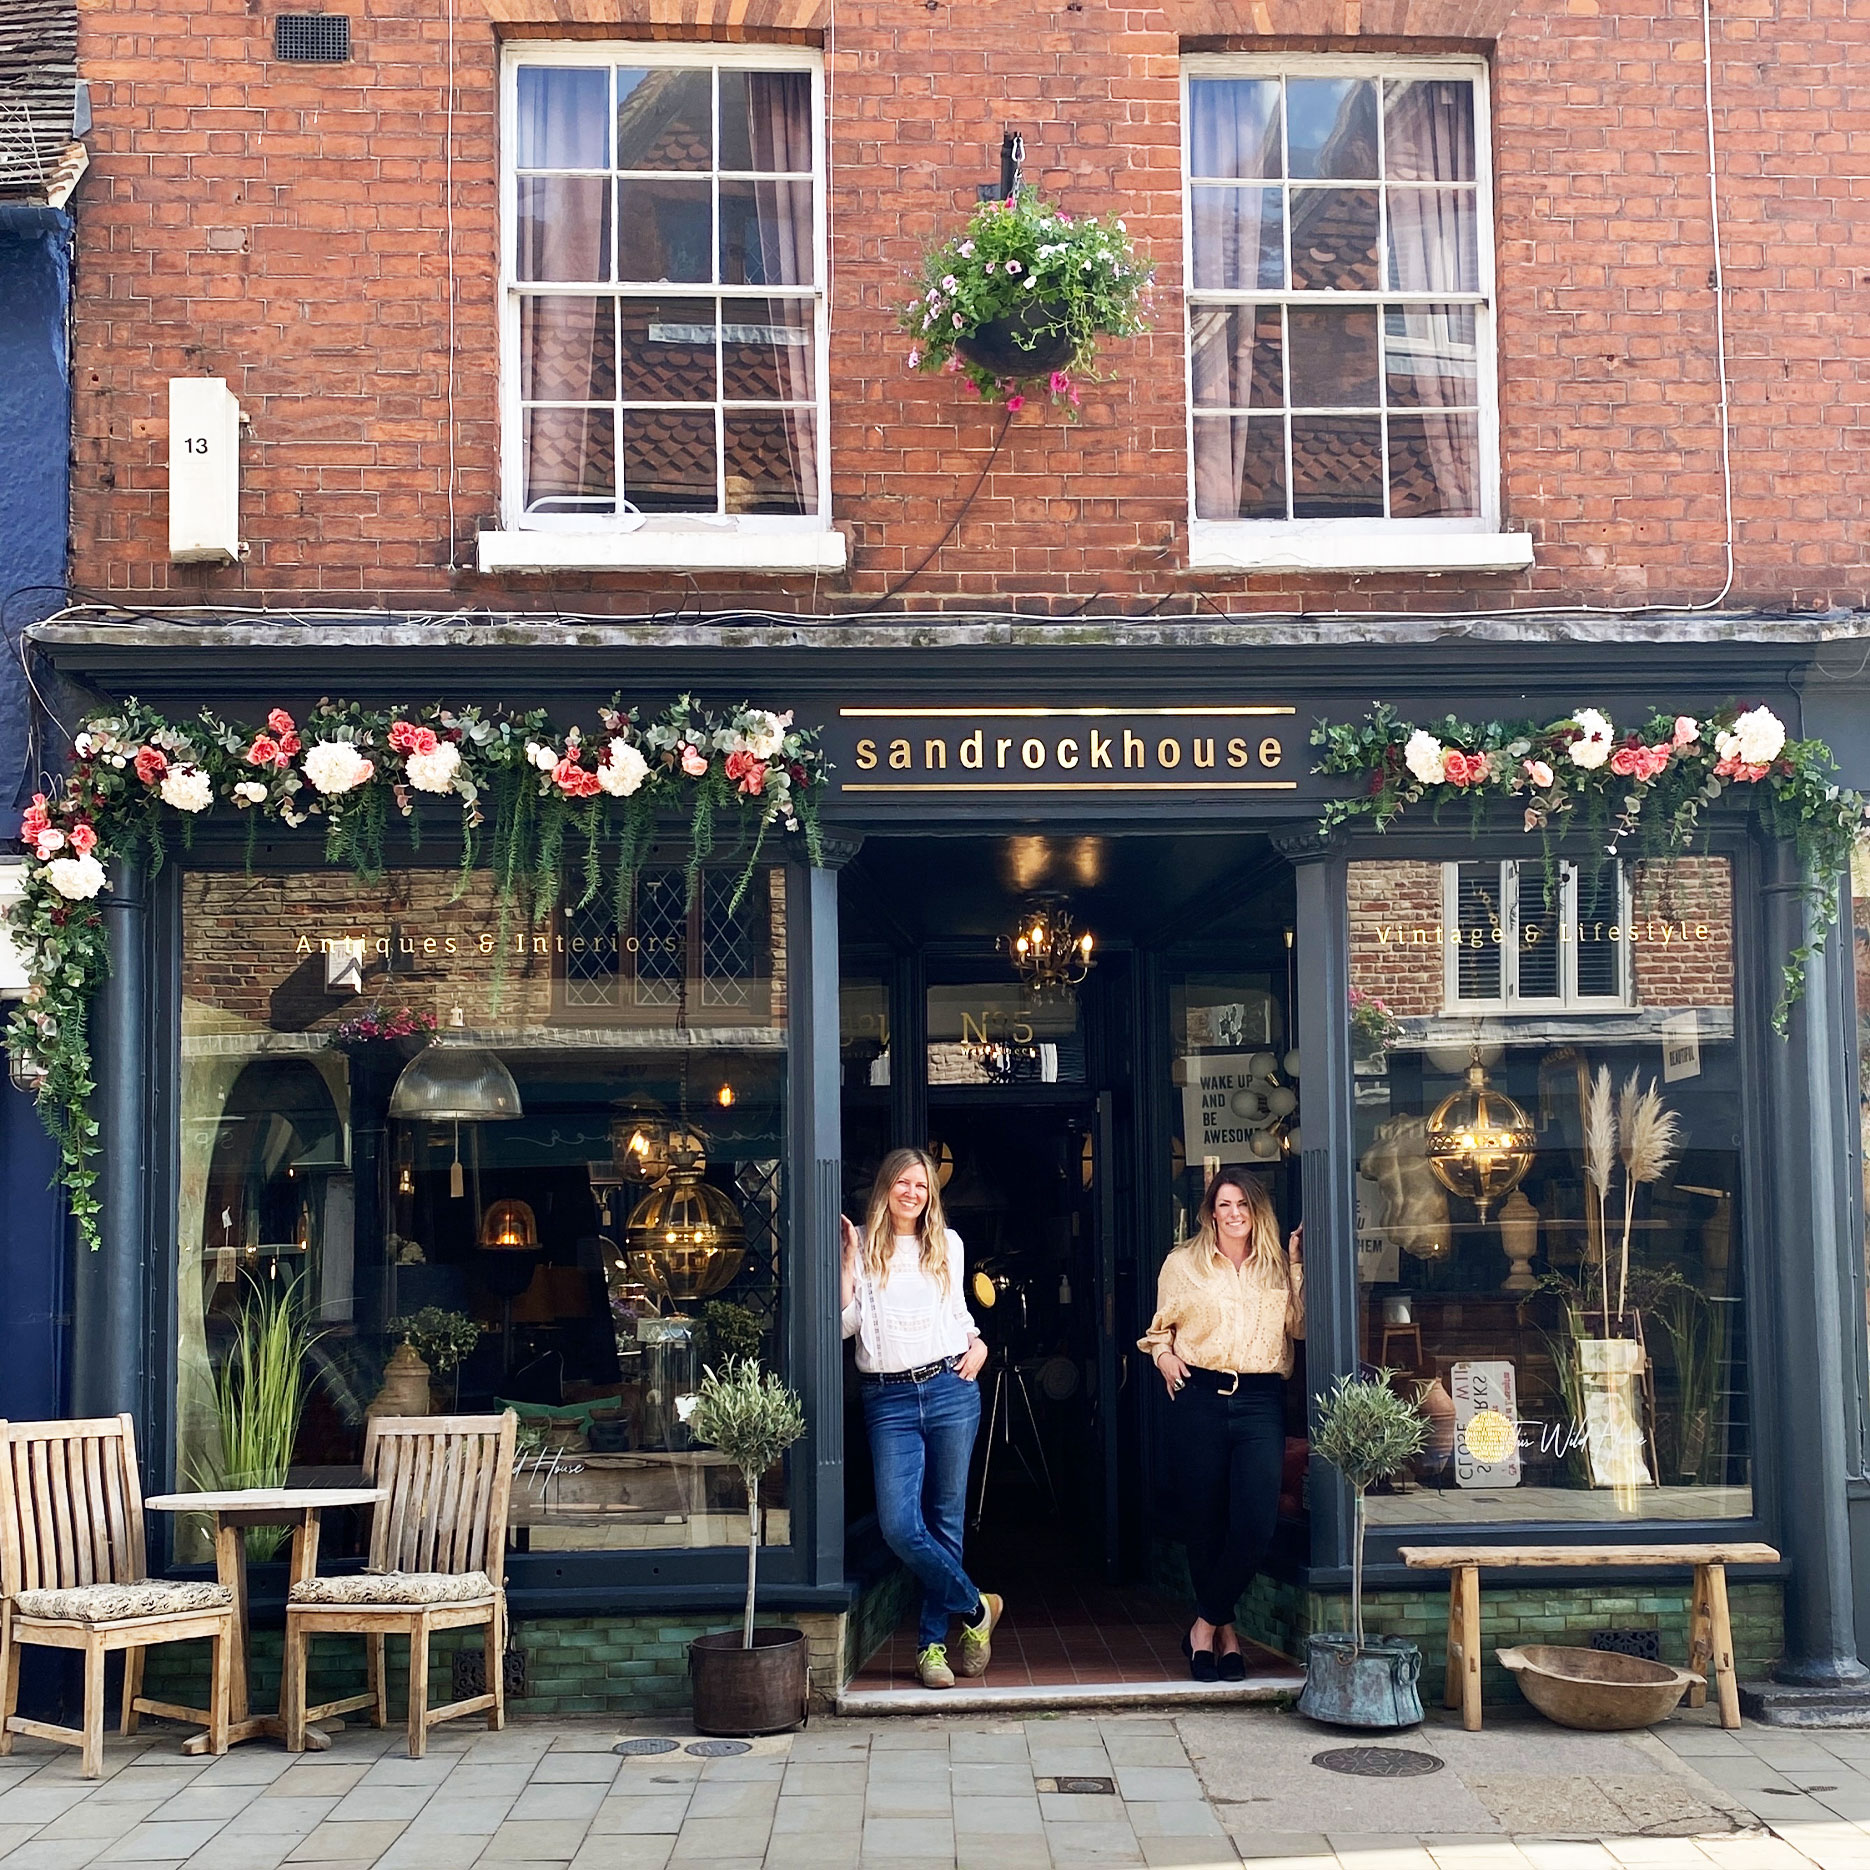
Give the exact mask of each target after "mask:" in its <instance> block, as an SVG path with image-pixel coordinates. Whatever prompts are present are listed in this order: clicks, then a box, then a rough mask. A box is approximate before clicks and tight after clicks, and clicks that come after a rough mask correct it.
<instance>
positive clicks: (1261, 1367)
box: [1136, 1240, 1305, 1377]
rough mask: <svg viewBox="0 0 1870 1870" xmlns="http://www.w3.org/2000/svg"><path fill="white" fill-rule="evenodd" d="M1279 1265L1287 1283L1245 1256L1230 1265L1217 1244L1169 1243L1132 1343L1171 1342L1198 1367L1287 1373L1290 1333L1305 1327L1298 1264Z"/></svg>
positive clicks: (1159, 1345)
mask: <svg viewBox="0 0 1870 1870" xmlns="http://www.w3.org/2000/svg"><path fill="white" fill-rule="evenodd" d="M1287 1265H1288V1268H1289V1270H1290V1273H1291V1280H1290V1283H1288V1281H1287V1280H1286V1278H1285V1277H1284V1276H1283V1275H1282V1274H1280V1273H1277V1272H1274V1273H1270V1274H1269V1273H1264V1272H1262V1271H1261V1270H1260V1269H1259V1267H1258V1266H1257V1265H1256V1263H1255V1262H1254V1261H1252V1260H1248V1261H1247V1263H1246V1264H1245V1265H1244V1266H1242V1267H1239V1268H1238V1269H1236V1268H1235V1267H1234V1265H1233V1263H1232V1262H1231V1261H1230V1260H1229V1259H1228V1258H1227V1256H1226V1254H1224V1253H1222V1252H1221V1251H1220V1249H1219V1248H1218V1247H1214V1248H1205V1249H1204V1248H1202V1247H1201V1246H1199V1245H1198V1244H1197V1243H1196V1242H1194V1241H1192V1240H1191V1241H1189V1242H1187V1243H1186V1244H1185V1245H1183V1246H1179V1247H1177V1248H1176V1249H1175V1251H1174V1252H1173V1253H1171V1254H1170V1255H1169V1257H1168V1258H1167V1259H1166V1260H1164V1261H1163V1262H1162V1270H1161V1272H1159V1273H1158V1274H1157V1275H1156V1315H1155V1317H1154V1318H1152V1319H1151V1320H1150V1322H1149V1329H1148V1331H1146V1332H1145V1333H1144V1334H1143V1336H1142V1337H1140V1338H1138V1339H1137V1340H1136V1342H1137V1348H1138V1349H1139V1350H1143V1351H1147V1352H1148V1354H1149V1355H1150V1356H1151V1357H1156V1356H1158V1355H1160V1354H1161V1353H1162V1352H1163V1351H1171V1350H1172V1351H1174V1353H1175V1354H1176V1356H1178V1357H1179V1358H1181V1360H1182V1361H1183V1362H1184V1363H1186V1364H1193V1365H1195V1366H1197V1367H1198V1368H1200V1369H1203V1370H1238V1371H1240V1372H1242V1373H1243V1374H1249V1375H1254V1376H1270V1375H1273V1374H1275V1373H1276V1374H1278V1375H1279V1376H1282V1377H1286V1376H1290V1375H1291V1374H1292V1340H1293V1339H1294V1338H1302V1337H1303V1336H1304V1335H1305V1269H1304V1267H1303V1266H1302V1265H1296V1266H1295V1265H1292V1263H1291V1262H1290V1261H1288V1262H1287Z"/></svg>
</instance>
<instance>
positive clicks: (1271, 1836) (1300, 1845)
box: [1231, 1831, 1337, 1870]
mask: <svg viewBox="0 0 1870 1870" xmlns="http://www.w3.org/2000/svg"><path fill="white" fill-rule="evenodd" d="M1231 1842H1232V1843H1233V1846H1234V1849H1235V1850H1237V1851H1238V1852H1239V1853H1240V1854H1241V1856H1242V1857H1245V1858H1248V1859H1250V1860H1254V1861H1258V1860H1259V1859H1262V1858H1269V1857H1270V1858H1290V1859H1291V1860H1292V1861H1293V1862H1295V1863H1309V1862H1314V1861H1316V1862H1322V1863H1326V1864H1329V1865H1331V1866H1333V1870H1335V1866H1336V1864H1337V1854H1336V1852H1334V1851H1333V1850H1332V1848H1331V1844H1330V1840H1329V1839H1328V1838H1326V1837H1325V1835H1324V1833H1323V1832H1321V1831H1261V1832H1259V1833H1257V1834H1256V1835H1255V1836H1253V1837H1245V1838H1243V1837H1238V1836H1236V1837H1235V1838H1233V1839H1232V1840H1231Z"/></svg>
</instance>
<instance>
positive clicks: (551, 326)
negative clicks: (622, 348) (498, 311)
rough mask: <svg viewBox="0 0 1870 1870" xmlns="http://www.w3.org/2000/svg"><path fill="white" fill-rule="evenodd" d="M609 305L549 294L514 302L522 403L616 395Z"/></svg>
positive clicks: (593, 399) (600, 398) (602, 398)
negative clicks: (517, 332) (516, 310)
mask: <svg viewBox="0 0 1870 1870" xmlns="http://www.w3.org/2000/svg"><path fill="white" fill-rule="evenodd" d="M614 309H615V301H614V300H611V299H608V298H601V299H599V298H591V299H586V298H577V297H574V296H572V295H571V294H569V293H553V294H550V295H549V296H548V295H539V296H537V297H527V298H523V299H521V300H520V302H519V360H520V387H519V393H520V395H521V396H522V397H524V398H525V399H526V401H528V402H546V403H589V402H604V401H608V400H609V399H610V398H611V397H613V396H615V395H616V393H617V345H616V336H615V332H614V330H613V329H612V321H613V315H614Z"/></svg>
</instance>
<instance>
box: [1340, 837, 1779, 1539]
mask: <svg viewBox="0 0 1870 1870" xmlns="http://www.w3.org/2000/svg"><path fill="white" fill-rule="evenodd" d="M1349 879H1350V881H1349V890H1350V902H1349V909H1350V930H1351V967H1350V981H1351V993H1350V1004H1349V1006H1348V1007H1347V1009H1346V1017H1347V1018H1348V1020H1349V1022H1350V1027H1351V1037H1352V1053H1353V1058H1354V1072H1355V1086H1356V1105H1355V1110H1356V1152H1357V1161H1356V1174H1357V1248H1358V1269H1359V1270H1358V1294H1359V1319H1360V1335H1361V1346H1362V1356H1363V1359H1364V1361H1365V1363H1366V1364H1368V1365H1372V1366H1382V1367H1384V1368H1387V1369H1388V1370H1390V1371H1391V1372H1393V1373H1394V1374H1393V1376H1392V1381H1393V1382H1394V1383H1396V1384H1397V1385H1398V1386H1399V1387H1400V1388H1403V1389H1405V1390H1406V1391H1407V1392H1408V1393H1409V1394H1411V1395H1414V1396H1416V1397H1418V1398H1420V1400H1421V1401H1422V1404H1423V1406H1424V1408H1425V1409H1426V1411H1427V1412H1428V1414H1429V1416H1430V1419H1431V1422H1432V1424H1433V1430H1432V1436H1431V1442H1430V1446H1429V1449H1428V1450H1427V1452H1426V1453H1425V1454H1424V1455H1423V1456H1422V1457H1421V1458H1420V1459H1419V1460H1418V1461H1417V1463H1416V1464H1415V1468H1414V1470H1413V1472H1412V1473H1411V1474H1409V1475H1408V1476H1405V1477H1404V1478H1403V1479H1402V1480H1401V1481H1399V1482H1398V1483H1397V1484H1396V1485H1395V1486H1394V1487H1392V1488H1391V1490H1389V1491H1387V1492H1383V1493H1379V1494H1377V1495H1375V1496H1374V1497H1373V1498H1372V1500H1371V1503H1370V1507H1371V1517H1372V1519H1373V1521H1374V1522H1376V1523H1378V1524H1383V1525H1399V1526H1401V1525H1408V1526H1416V1525H1433V1524H1443V1523H1470V1522H1522V1523H1524V1522H1534V1521H1541V1520H1573V1521H1606V1522H1608V1521H1627V1520H1640V1519H1651V1520H1705V1519H1733V1518H1744V1517H1746V1516H1747V1515H1749V1514H1750V1513H1751V1511H1752V1503H1753V1496H1752V1487H1751V1468H1752V1442H1751V1410H1750V1402H1749V1393H1748V1359H1747V1299H1746V1286H1745V1279H1744V1262H1743V1255H1742V1251H1741V1245H1742V1243H1741V1239H1740V1222H1741V1215H1742V1211H1743V1203H1742V1200H1741V1173H1742V1163H1741V1152H1740V1140H1741V1136H1742V1131H1743V1115H1742V1109H1741V1101H1740V1066H1739V1061H1738V1057H1737V1053H1736V1048H1735V1043H1734V965H1733V962H1734V957H1733V913H1732V882H1731V877H1730V873H1729V866H1728V864H1727V862H1726V860H1725V859H1722V858H1717V857H1711V856H1710V857H1693V858H1681V859H1674V860H1669V861H1659V862H1644V863H1638V864H1634V865H1631V866H1629V867H1628V868H1627V869H1626V870H1625V871H1624V872H1623V873H1622V874H1621V875H1619V874H1618V873H1617V871H1616V869H1615V867H1614V866H1610V865H1605V866H1603V867H1602V868H1601V869H1600V870H1599V871H1598V872H1597V873H1596V875H1595V876H1593V875H1592V874H1591V873H1590V872H1589V871H1585V872H1582V873H1581V872H1579V871H1576V870H1573V869H1571V868H1570V867H1569V866H1559V865H1557V864H1556V863H1555V864H1554V866H1553V868H1552V870H1551V872H1550V873H1544V871H1543V866H1542V865H1541V864H1539V863H1538V862H1536V861H1535V862H1528V863H1524V864H1518V865H1506V866H1502V865H1499V864H1494V863H1485V864H1480V863H1472V862H1468V861H1465V860H1462V861H1458V862H1454V863H1449V864H1445V865H1444V864H1440V863H1432V862H1400V863H1354V864H1352V865H1351V866H1350V872H1349ZM1494 917H1498V918H1499V920H1500V928H1501V939H1500V940H1499V941H1497V942H1496V941H1495V940H1494V939H1493V933H1492V931H1493V927H1494V921H1493V918H1494ZM1599 922H1601V923H1602V924H1603V933H1604V935H1605V937H1606V940H1605V942H1604V943H1603V944H1602V947H1604V948H1609V949H1613V950H1614V951H1615V959H1614V960H1613V961H1592V960H1590V959H1589V958H1588V957H1589V955H1590V954H1591V952H1592V950H1593V946H1594V944H1591V943H1586V942H1583V941H1579V940H1577V939H1575V938H1576V937H1577V936H1578V935H1579V934H1580V933H1581V932H1589V931H1591V930H1593V929H1594V928H1595V927H1596V926H1597V924H1598V923H1599ZM1533 928H1538V929H1541V930H1542V931H1544V932H1543V933H1542V934H1541V937H1540V939H1539V940H1538V941H1537V942H1536V943H1534V942H1530V941H1529V940H1528V939H1527V937H1528V932H1529V931H1530V930H1531V929H1533ZM1566 929H1570V930H1571V932H1572V935H1573V937H1574V939H1573V941H1572V943H1571V945H1570V951H1569V954H1568V953H1567V949H1566V943H1565V940H1564V932H1565V930H1566ZM1476 931H1481V932H1484V934H1485V937H1486V938H1485V939H1484V940H1483V941H1480V942H1479V943H1474V942H1472V941H1471V940H1469V939H1468V938H1469V937H1470V936H1472V935H1473V934H1474V933H1475V932H1476ZM1554 935H1556V936H1557V937H1558V939H1557V940H1554V939H1553V936H1554ZM1555 951H1556V952H1557V954H1558V956H1559V964H1558V965H1557V966H1556V967H1552V966H1551V965H1550V964H1549V957H1550V956H1551V955H1552V954H1553V953H1554V952H1555ZM1528 954H1532V955H1534V956H1535V957H1536V958H1537V964H1538V967H1539V968H1540V969H1542V970H1543V971H1539V972H1534V971H1532V970H1529V968H1528V966H1527V961H1526V957H1527V955H1528ZM1451 981H1452V982H1453V983H1455V986H1456V987H1457V988H1458V992H1456V991H1451V986H1450V983H1451ZM1600 1087H1603V1088H1604V1089H1607V1091H1608V1097H1607V1098H1605V1097H1604V1096H1603V1095H1602V1093H1601V1091H1600ZM1632 1164H1634V1167H1635V1171H1636V1172H1635V1174H1634V1176H1632V1172H1631V1171H1632ZM1600 1184H1601V1186H1600Z"/></svg>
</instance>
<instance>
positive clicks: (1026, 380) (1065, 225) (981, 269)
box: [898, 188, 1155, 411]
mask: <svg viewBox="0 0 1870 1870" xmlns="http://www.w3.org/2000/svg"><path fill="white" fill-rule="evenodd" d="M1154 271H1155V268H1154V266H1153V265H1152V264H1151V263H1150V262H1149V261H1147V260H1144V259H1140V258H1138V256H1137V253H1136V249H1135V248H1134V246H1132V245H1131V242H1130V236H1129V233H1128V232H1127V230H1126V229H1125V227H1124V224H1123V222H1122V221H1121V220H1120V219H1118V218H1117V217H1116V216H1114V215H1113V216H1110V217H1108V218H1106V219H1103V220H1074V219H1073V218H1072V216H1070V215H1069V214H1064V213H1061V212H1060V211H1059V210H1058V209H1057V208H1054V207H1052V206H1051V205H1050V204H1049V203H1048V202H1045V201H1043V200H1041V198H1040V197H1039V195H1038V194H1037V193H1036V192H1035V191H1034V190H1032V189H1030V188H1021V189H1019V190H1017V191H1016V192H1015V193H1014V194H1013V195H1012V196H1011V197H1009V198H1008V199H1007V200H1004V201H985V202H982V203H981V205H980V206H979V207H978V208H976V209H975V210H974V213H973V216H972V218H971V219H970V220H969V221H968V224H967V226H966V227H965V228H964V229H963V230H962V232H961V233H960V234H959V235H958V236H957V237H956V238H955V239H953V240H950V241H947V242H945V243H944V244H943V245H941V246H939V247H937V248H935V249H933V250H932V251H931V252H930V253H929V254H928V256H927V257H926V258H925V259H924V260H923V262H922V270H921V275H920V278H919V279H918V281H917V287H916V296H915V297H914V298H913V299H911V300H910V301H909V303H908V304H906V305H905V306H904V307H903V308H902V311H901V314H900V316H899V319H898V323H899V324H900V325H901V327H902V329H903V330H904V331H906V332H907V333H908V334H909V336H910V337H911V339H913V340H914V342H913V343H912V345H911V347H910V351H909V366H910V368H911V369H912V370H945V371H953V372H958V373H959V374H960V375H962V376H963V377H965V378H966V379H967V381H968V383H969V384H970V385H971V386H972V387H973V388H974V389H975V390H976V391H978V392H979V393H980V394H981V395H982V396H996V397H1005V399H1006V402H1007V406H1008V407H1009V408H1012V409H1018V408H1020V407H1021V406H1022V405H1023V404H1024V402H1025V400H1026V393H1027V391H1028V390H1029V389H1031V388H1033V387H1034V386H1037V385H1043V386H1044V387H1045V388H1046V390H1047V391H1049V393H1050V394H1051V396H1052V399H1053V400H1054V401H1055V402H1058V403H1062V404H1064V405H1066V406H1067V408H1068V409H1069V410H1071V411H1075V410H1076V409H1077V407H1078V404H1079V401H1080V397H1079V391H1078V384H1079V383H1081V382H1084V381H1096V380H1097V341H1098V339H1099V338H1101V337H1105V338H1130V337H1135V336H1137V335H1138V334H1139V333H1140V332H1143V331H1146V330H1147V329H1148V324H1147V322H1146V320H1145V318H1144V308H1145V300H1146V298H1147V293H1148V287H1149V281H1150V278H1151V275H1152V274H1153V273H1154Z"/></svg>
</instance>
